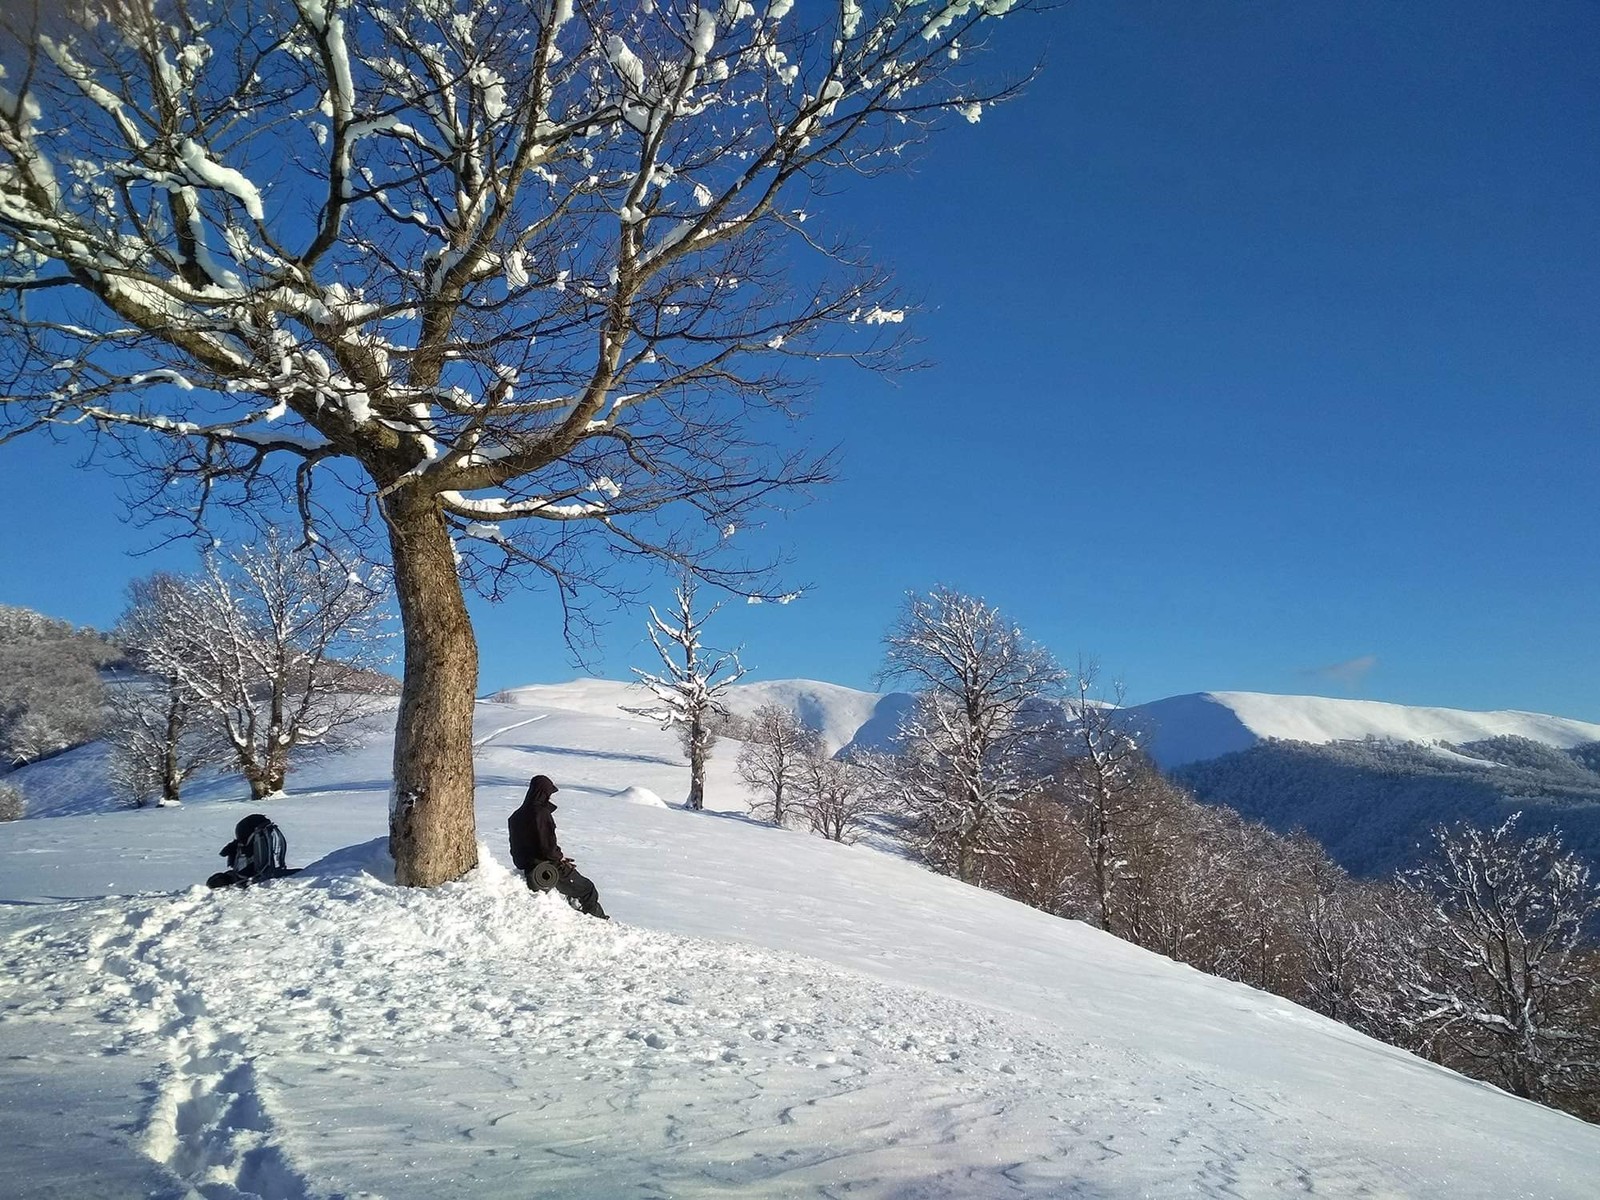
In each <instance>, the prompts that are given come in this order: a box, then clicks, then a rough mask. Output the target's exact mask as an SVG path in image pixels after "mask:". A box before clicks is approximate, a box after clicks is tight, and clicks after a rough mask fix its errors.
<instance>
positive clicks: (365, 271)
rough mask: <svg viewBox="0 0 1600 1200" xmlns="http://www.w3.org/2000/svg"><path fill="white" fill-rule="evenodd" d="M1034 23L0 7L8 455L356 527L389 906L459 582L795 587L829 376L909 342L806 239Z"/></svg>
mask: <svg viewBox="0 0 1600 1200" xmlns="http://www.w3.org/2000/svg"><path fill="white" fill-rule="evenodd" d="M1025 6H1026V5H1025V3H1018V2H1017V0H951V2H944V0H937V2H934V0H863V2H861V3H857V2H856V0H850V2H849V3H841V4H837V5H833V4H828V5H817V4H793V3H790V2H789V0H772V2H770V3H727V2H725V0H715V2H707V0H658V2H657V3H651V4H637V5H635V4H612V3H602V2H599V0H523V2H506V0H455V2H453V3H440V2H437V0H427V2H416V0H191V2H189V3H185V4H168V3H165V2H163V0H85V2H82V3H79V2H73V3H66V4H57V3H49V2H47V0H17V2H15V3H7V4H5V5H0V70H3V72H4V74H3V75H0V260H3V261H0V304H3V305H4V307H5V319H4V321H3V322H0V380H3V382H0V422H3V423H4V425H3V427H0V439H9V438H10V437H12V436H16V435H18V434H21V433H27V432H29V431H31V430H34V429H38V428H41V427H51V428H55V429H57V430H61V429H65V428H68V427H72V428H78V429H81V430H85V431H92V432H94V433H95V434H97V435H100V438H101V441H102V442H103V443H105V444H106V445H107V446H108V447H120V448H121V449H122V450H123V451H125V452H126V453H127V454H128V455H129V457H130V458H131V459H132V460H133V461H134V462H135V463H136V464H138V465H140V466H142V467H146V468H148V470H147V471H146V472H145V473H144V474H143V476H142V478H143V479H144V480H145V481H146V482H147V483H148V485H149V486H148V489H147V493H148V502H149V506H150V508H151V509H152V510H153V511H155V512H157V513H169V514H170V513H178V514H182V513H185V512H187V513H188V515H189V516H190V517H191V518H192V519H195V520H198V521H199V522H201V523H204V522H205V521H206V520H207V518H208V517H209V515H210V514H211V513H212V511H213V510H214V509H215V508H216V507H217V506H219V505H225V504H235V505H239V506H241V507H243V508H246V509H249V510H254V511H257V512H260V511H264V510H274V511H275V510H276V508H277V507H278V506H279V505H280V504H285V503H286V504H287V505H289V506H290V507H291V508H292V510H293V511H294V512H295V513H296V514H298V516H299V518H300V520H301V521H302V522H303V523H304V524H305V526H306V527H307V529H308V531H309V532H313V533H314V532H317V531H318V530H319V529H323V528H324V527H327V526H330V525H332V526H338V525H341V524H342V525H344V526H346V527H347V529H346V532H348V533H350V534H351V535H353V536H356V537H358V538H364V545H365V548H366V549H367V550H368V551H369V552H370V553H371V554H373V555H374V556H376V557H377V558H379V559H381V560H383V561H385V562H386V564H387V565H388V566H390V567H391V568H392V572H393V581H394V583H393V586H394V592H395V596H396V598H397V600H398V606H399V611H400V617H401V621H402V624H403V630H404V636H405V673H404V693H403V697H402V702H401V705H400V709H399V714H398V719H397V730H396V738H395V758H394V772H393V776H394V778H393V803H392V807H391V815H390V844H391V850H392V852H393V854H394V857H395V861H396V872H397V877H398V878H399V880H400V881H401V882H402V883H403V884H415V885H422V886H430V885H433V884H438V883H441V882H444V881H446V880H449V879H453V878H457V877H459V876H460V875H462V874H463V873H465V872H466V871H467V870H469V869H470V868H471V867H472V866H473V865H474V863H475V861H476V836H475V831H474V821H473V778H474V777H473V763H472V738H471V717H472V704H473V698H474V693H475V690H476V685H477V645H476V641H475V638H474V635H473V629H472V625H471V621H470V619H469V616H468V613H467V608H466V602H465V596H464V592H463V587H464V586H479V587H482V588H484V589H486V590H491V591H495V592H498V591H499V590H500V588H501V587H502V585H503V584H504V583H506V582H507V581H509V580H511V579H513V578H515V577H516V576H518V575H519V574H522V573H528V574H531V575H532V576H534V577H536V578H539V579H541V580H543V581H545V582H547V583H548V584H549V585H550V586H551V587H552V588H553V589H554V590H555V591H556V592H557V594H558V595H559V597H560V599H561V601H562V604H563V608H564V611H565V612H566V614H567V616H568V618H569V620H573V619H579V620H581V618H582V616H583V613H584V606H585V602H586V600H587V599H588V598H589V597H591V596H593V595H595V594H596V589H597V588H598V589H602V592H603V590H604V589H606V588H608V587H615V586H616V585H615V584H614V583H611V582H608V580H609V579H610V578H611V577H609V576H608V575H607V574H606V573H605V571H606V568H607V566H608V565H609V564H610V563H612V562H613V561H616V560H619V559H622V560H626V559H628V558H630V557H633V556H640V555H642V556H646V557H651V558H657V559H664V560H666V561H669V562H670V563H672V564H673V567H674V569H675V570H677V569H684V568H687V569H689V570H690V571H691V572H693V573H695V574H696V575H698V576H699V577H701V578H702V579H711V580H714V581H716V582H719V583H722V584H724V585H727V586H729V587H731V588H733V589H734V590H736V591H742V592H745V593H747V594H767V593H771V592H774V591H776V590H777V588H776V584H775V583H774V581H773V580H772V579H771V575H770V572H769V571H768V570H767V567H766V564H764V563H763V562H762V561H761V559H760V557H759V556H752V555H751V554H750V553H748V552H746V553H742V554H741V553H740V549H739V547H740V540H739V537H738V531H739V530H740V528H741V526H743V525H744V524H746V522H747V521H748V520H749V518H750V517H751V515H752V514H753V513H755V512H756V511H758V510H760V509H761V508H763V507H765V506H768V505H770V504H772V503H774V502H776V501H778V500H780V499H782V498H785V497H787V496H791V495H793V494H794V493H795V492H796V490H797V489H805V488H807V487H808V486H810V485H811V484H814V483H818V482H821V481H823V480H825V479H826V478H827V477H828V476H829V474H830V467H829V464H828V462H827V459H826V456H825V455H824V456H819V455H817V454H815V453H813V452H811V451H810V450H809V449H808V448H806V447H804V446H803V445H800V444H798V443H797V442H796V441H795V440H794V438H793V437H792V436H791V435H789V434H788V433H787V432H786V429H787V425H788V423H789V421H790V420H791V418H792V417H793V416H794V414H795V404H796V401H797V400H798V399H799V398H800V396H801V394H802V392H803V384H804V378H803V375H802V373H801V369H802V368H803V366H804V364H807V363H810V362H812V361H814V360H815V359H816V358H819V357H824V356H834V357H845V358H849V359H852V360H854V361H857V362H862V363H868V364H872V365H884V364H886V363H887V362H888V356H889V355H890V354H891V352H892V351H893V350H894V348H895V343H896V340H897V339H896V335H897V333H898V331H899V330H900V328H901V321H902V319H903V317H904V315H905V314H904V310H903V309H901V308H900V307H898V305H897V304H896V302H895V299H894V296H893V294H892V293H891V291H890V290H889V288H888V286H887V281H886V277H885V275H884V274H883V272H882V271H880V270H878V269H877V268H876V267H875V266H873V265H872V264H871V263H870V261H868V260H867V258H866V257H865V256H864V255H862V254H860V253H859V252H857V251H856V250H855V249H853V248H852V247H850V246H849V245H848V244H846V243H845V242H844V241H843V240H842V239H840V238H839V237H837V236H836V235H834V234H831V233H829V232H828V230H827V221H826V220H825V219H823V218H825V217H826V209H825V208H823V209H822V210H820V211H808V208H811V209H815V207H816V201H817V193H821V192H826V191H828V190H830V183H832V182H835V181H837V180H838V179H839V177H840V176H841V175H846V174H849V175H857V176H863V175H864V176H870V175H872V174H874V173H877V172H880V171H885V170H890V169H897V168H898V167H899V166H900V165H901V164H902V163H903V162H904V155H905V152H906V150H907V149H908V147H909V146H911V145H912V144H913V143H915V142H916V141H918V140H920V139H921V137H922V136H923V135H924V134H926V133H927V132H928V130H929V129H930V128H932V127H933V126H935V125H937V124H940V123H941V122H942V121H950V122H952V123H954V122H958V121H959V120H960V119H962V118H964V119H965V120H966V121H969V122H976V121H978V120H979V118H980V117H981V115H982V113H983V110H984V108H985V106H986V105H988V104H990V103H992V102H994V101H996V100H1000V99H1003V98H1005V97H1006V96H1007V95H1009V94H1011V92H1012V91H1014V90H1015V88H1014V84H1012V83H1008V82H1001V83H999V84H995V85H985V84H983V83H982V82H981V81H979V80H977V78H976V76H975V75H974V73H973V71H972V69H971V63H972V62H973V61H974V55H972V54H971V53H969V51H972V50H975V49H977V48H979V47H980V46H981V42H982V39H983V37H984V35H985V33H986V31H987V30H988V29H989V28H990V27H992V26H993V25H994V24H995V23H996V19H997V18H999V17H1001V16H1003V15H1005V14H1006V13H1008V12H1010V11H1011V10H1013V9H1020V8H1022V7H1025ZM185 484H188V485H193V490H192V492H191V493H190V494H191V495H192V497H193V499H194V503H193V504H190V505H188V506H187V508H186V507H185V505H184V503H183V502H182V499H181V497H183V495H184V493H183V491H182V485H185ZM567 632H568V633H569V634H570V632H571V626H570V625H569V627H568V631H567ZM561 635H562V630H561V629H559V628H555V629H552V630H551V631H550V636H551V637H559V636H561Z"/></svg>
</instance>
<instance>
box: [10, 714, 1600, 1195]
mask: <svg viewBox="0 0 1600 1200" xmlns="http://www.w3.org/2000/svg"><path fill="white" fill-rule="evenodd" d="M560 699H561V691H560V689H552V690H547V691H546V692H545V693H544V694H543V695H542V697H541V698H540V701H539V702H535V701H533V700H531V699H530V698H529V697H528V696H527V694H526V693H521V694H519V696H518V703H517V704H515V705H503V704H488V703H486V704H482V705H480V707H479V719H478V736H477V740H478V746H479V749H478V765H479V780H480V789H479V835H480V838H481V840H482V841H483V843H484V847H483V863H482V865H481V866H480V868H479V869H478V870H477V871H476V872H474V873H473V874H472V875H471V876H469V877H468V878H467V879H466V880H463V881H461V882H459V883H457V884H453V885H450V886H448V887H445V888H442V889H437V890H435V891H432V892H426V893H424V892H415V891H410V890H406V889H398V888H395V887H393V886H391V885H390V883H389V882H388V861H387V857H386V855H385V854H384V853H383V849H382V837H383V834H384V825H385V820H386V802H387V781H386V778H385V776H386V773H387V769H388V768H387V761H388V755H389V746H388V744H387V742H386V741H385V740H384V739H382V738H375V739H374V740H373V741H372V742H371V743H370V744H369V745H367V746H365V747H363V748H361V749H359V750H356V751H352V752H349V753H347V754H344V755H341V756H336V757H323V758H321V759H318V760H315V761H313V762H310V763H307V764H305V765H304V766H303V767H301V768H300V769H298V770H297V771H296V773H295V774H294V775H293V776H292V777H291V781H290V784H291V795H290V796H288V797H286V798H284V799H281V800H276V801H273V802H272V803H271V804H270V805H269V806H263V807H265V808H266V809H267V811H269V812H271V814H272V815H273V816H274V818H275V819H276V820H277V821H278V822H279V824H280V825H281V826H282V827H283V828H284V830H285V832H286V833H287V835H288V838H289V845H290V860H291V862H292V863H295V864H311V865H310V866H309V868H308V869H307V870H306V871H305V872H304V873H303V874H301V875H298V876H295V877H293V878H290V879H284V880H279V881H276V882H274V883H272V884H269V885H266V886H263V887H258V888H255V889H251V890H249V891H245V892H226V893H211V892H207V891H205V890H204V889H203V888H200V887H197V886H195V884H196V882H197V881H199V880H202V879H203V878H204V876H205V875H206V874H207V873H209V872H210V871H211V870H213V869H215V868H216V867H217V866H218V865H219V863H220V859H218V858H217V856H216V850H217V849H218V848H219V847H220V846H221V844H222V843H223V842H224V841H226V840H227V839H228V837H229V836H231V830H232V826H233V824H234V822H235V821H236V820H237V819H238V818H239V817H240V816H241V815H243V814H244V813H246V812H249V811H252V806H251V805H249V804H248V802H246V801H243V800H239V799H233V800H230V799H227V798H225V796H223V795H222V794H220V793H219V794H217V795H214V796H213V797H212V798H211V799H209V800H205V799H197V800H196V801H195V802H193V803H190V804H188V805H186V806H185V807H183V808H181V809H176V810H149V811H143V812H127V811H122V812H101V813H97V814H94V815H87V816H61V817H58V818H56V819H54V820H27V821H20V822H13V823H11V824H10V825H6V826H0V901H3V904H0V1045H3V1046H4V1047H5V1054H4V1055H3V1056H0V1144H4V1145H5V1146H6V1153H5V1154H4V1155H3V1156H0V1195H5V1196H7V1197H28V1198H33V1197H63V1198H65V1197H71V1198H73V1200H84V1198H86V1197H87V1198H91V1200H92V1198H94V1197H99V1196H105V1197H121V1196H134V1195H140V1196H157V1197H162V1198H168V1200H178V1198H183V1200H192V1198H193V1197H195V1196H201V1197H205V1200H242V1198H245V1197H270V1198H276V1200H288V1198H291V1197H317V1198H329V1200H331V1198H332V1197H356V1196H368V1197H380V1196H381V1197H388V1198H390V1200H400V1198H407V1197H418V1198H422V1197H429V1198H431V1197H441V1198H450V1197H463V1198H464V1197H474V1198H476V1197H518V1198H521V1197H528V1196H559V1197H594V1198H602V1197H604V1198H612V1197H640V1198H644V1197H663V1196H673V1197H677V1196H751V1195H759V1196H762V1197H831V1196H842V1195H845V1194H849V1195H852V1196H868V1197H891V1196H892V1197H905V1198H908V1197H923V1198H932V1197H1012V1196H1035V1197H1057V1196H1065V1195H1077V1196H1091V1197H1123V1196H1185V1197H1187V1196H1219V1197H1220V1196H1234V1197H1238V1196H1245V1197H1249V1196H1268V1195H1276V1194H1279V1193H1281V1192H1298V1193H1309V1194H1322V1195H1329V1196H1374V1197H1376V1196H1415V1197H1451V1198H1455V1197H1529V1198H1534V1197H1567V1196H1570V1197H1580V1196H1582V1197H1589V1196H1592V1195H1593V1194H1594V1188H1593V1180H1594V1178H1595V1177H1596V1173H1597V1171H1600V1129H1597V1128H1595V1127H1592V1126H1588V1125H1585V1124H1583V1123H1581V1122H1578V1121H1576V1120H1574V1119H1572V1118H1570V1117H1566V1116H1563V1115H1561V1114H1559V1113H1554V1112H1551V1111H1549V1110H1546V1109H1543V1108H1540V1107H1538V1106H1536V1105H1532V1104H1528V1103H1526V1102H1523V1101H1520V1100H1516V1099H1514V1098H1512V1097H1509V1096H1506V1095H1504V1094H1503V1093H1500V1092H1498V1091H1496V1090H1494V1089H1493V1088H1490V1087H1487V1086H1485V1085H1482V1084H1477V1083H1474V1082H1471V1081H1468V1080H1465V1079H1463V1078H1461V1077H1459V1076H1457V1075H1454V1074H1452V1073H1450V1072H1447V1071H1444V1070H1442V1069H1440V1068H1437V1067H1434V1066H1432V1065H1430V1064H1428V1063H1424V1062H1422V1061H1420V1060H1418V1059H1415V1058H1413V1057H1411V1056H1409V1055H1406V1054H1403V1053H1401V1052H1399V1051H1397V1050H1394V1049H1392V1048H1389V1047H1386V1046H1383V1045H1381V1044H1379V1043H1376V1042H1373V1041H1371V1040H1369V1039H1367V1038H1364V1037H1362V1036H1360V1035H1359V1034H1356V1033H1355V1032H1353V1031H1351V1030H1348V1029H1346V1028H1344V1027H1342V1026H1339V1025H1336V1024H1333V1023H1332V1022H1329V1021H1326V1020H1323V1019H1322V1018H1320V1017H1317V1016H1315V1015H1314V1014H1311V1013H1309V1012H1306V1011H1305V1010H1302V1009H1299V1008H1297V1007H1295V1006H1294V1005H1291V1004H1289V1003H1287V1002H1286V1001H1282V1000H1279V999H1277V998H1275V997H1272V996H1268V995H1265V994H1262V993H1259V992H1255V991H1253V990H1251V989H1249V988H1246V987H1242V986H1240V985H1237V984H1230V983H1226V982H1223V981H1220V980H1215V979H1211V978H1209V977H1207V976H1205V975H1202V974H1200V973H1198V972H1195V971H1193V970H1190V969H1189V968H1186V967H1182V966H1179V965H1177V964H1174V963H1172V962H1169V961H1168V960H1165V959H1162V958H1159V957H1157V956H1154V955H1151V954H1148V953H1145V952H1143V951H1141V950H1138V949H1137V948H1135V947H1132V946H1129V945H1127V944H1125V943H1122V942H1118V941H1116V940H1114V939H1112V938H1109V937H1107V936H1105V935H1103V934H1100V933H1098V932H1096V931H1094V930H1091V929H1088V928H1086V927H1084V926H1082V925H1079V924H1077V923H1074V922H1067V921H1060V920H1055V919H1053V918H1050V917H1047V916H1045V915H1043V914H1041V913H1037V912H1034V911H1032V910H1029V909H1026V908H1023V907H1021V906H1019V905H1016V904H1013V903H1011V902H1009V901H1006V900H1003V899H1001V898H999V897H997V896H993V895H988V894H985V893H982V892H977V891H974V890H973V889H970V888H966V887H964V886H962V885H960V884H957V883H955V882H953V881H951V880H948V879H943V878H940V877H937V876H934V875H931V874H929V873H927V872H926V871H923V870H921V869H919V868H917V867H915V866H914V865H911V864H909V863H905V862H903V861H899V860H897V859H894V858H892V857H889V856H885V855H881V854H878V853H875V852H873V851H870V850H867V849H863V848H859V847H841V846H835V845H832V844H829V843H826V842H823V841H821V840H820V839H817V838H814V837H810V836H808V835H804V834H800V833H795V832H787V831H779V830H774V829H771V828H768V827H765V826H761V825H758V824H756V823H754V822H752V821H750V820H749V819H748V818H747V817H746V816H744V814H743V811H742V809H743V804H742V803H741V800H740V797H739V796H738V793H737V792H736V791H735V790H734V789H733V786H732V772H731V758H732V755H731V754H730V753H728V752H727V749H726V748H724V753H723V754H722V755H721V756H719V758H718V759H717V760H715V761H714V762H713V773H712V778H711V803H712V804H713V806H714V807H720V811H709V812H706V813H688V812H685V811H683V810H681V809H679V808H677V807H670V808H669V807H654V806H650V805H646V804H640V803H636V802H634V801H635V800H636V799H637V797H638V794H639V792H644V791H648V792H653V793H655V794H656V795H657V796H659V797H665V798H666V799H667V800H669V801H674V802H675V801H676V800H677V799H679V798H680V797H681V796H682V795H683V793H684V791H685V789H686V785H687V771H686V769H685V768H684V767H683V765H682V762H681V760H680V759H679V758H678V756H677V752H676V747H675V745H674V739H673V738H672V736H671V735H670V734H668V733H665V732H663V731H662V730H660V729H659V728H657V727H656V726H655V725H654V724H653V723H651V722H649V721H645V720H641V719H638V718H632V717H628V716H627V715H625V714H617V713H615V712H613V711H609V710H603V709H601V708H599V706H597V705H594V704H593V703H592V701H593V694H592V693H590V694H588V695H587V696H585V695H579V696H577V697H575V699H574V703H573V705H572V706H571V707H562V706H559V705H558V704H557V701H559V700H560ZM42 765H43V764H41V766H42ZM536 772H543V773H546V774H549V775H551V776H552V777H554V778H555V779H556V781H557V782H558V784H559V785H560V786H561V792H560V793H559V794H558V796H557V797H556V801H557V804H558V806H559V812H558V814H557V820H558V822H559V825H560V830H561V835H562V841H563V845H564V848H565V849H566V850H567V852H568V853H569V854H571V855H572V856H574V857H575V858H577V859H578V861H579V863H580V866H581V867H582V868H583V869H584V870H585V871H586V872H587V873H588V874H590V875H591V876H592V877H593V878H594V879H595V880H596V882H597V883H598V884H599V886H600V890H601V896H602V899H603V901H604V903H605V904H606V907H607V909H608V910H609V911H611V912H612V913H613V914H614V915H615V916H616V918H617V919H616V920H615V921H613V922H610V923H604V922H596V921H591V920H588V919H587V918H583V917H581V916H579V915H578V914H576V913H574V912H572V911H571V910H570V909H567V908H566V907H564V906H563V905H562V904H561V903H560V902H559V901H558V900H557V899H555V898H553V897H551V896H537V895H533V894H531V893H529V892H528V891H527V890H526V889H525V888H524V887H523V886H522V884H521V882H520V880H518V879H517V878H516V877H515V876H513V875H512V874H511V873H510V872H509V871H508V870H507V868H506V866H505V861H506V856H505V818H506V815H507V814H508V813H509V812H510V810H511V809H512V808H513V807H514V806H515V805H516V803H517V802H518V801H519V800H520V798H521V794H522V790H523V788H524V786H525V785H526V781H527V778H528V777H529V775H531V774H534V773H536ZM80 782H82V781H81V780H80ZM84 803H87V802H86V801H84Z"/></svg>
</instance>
